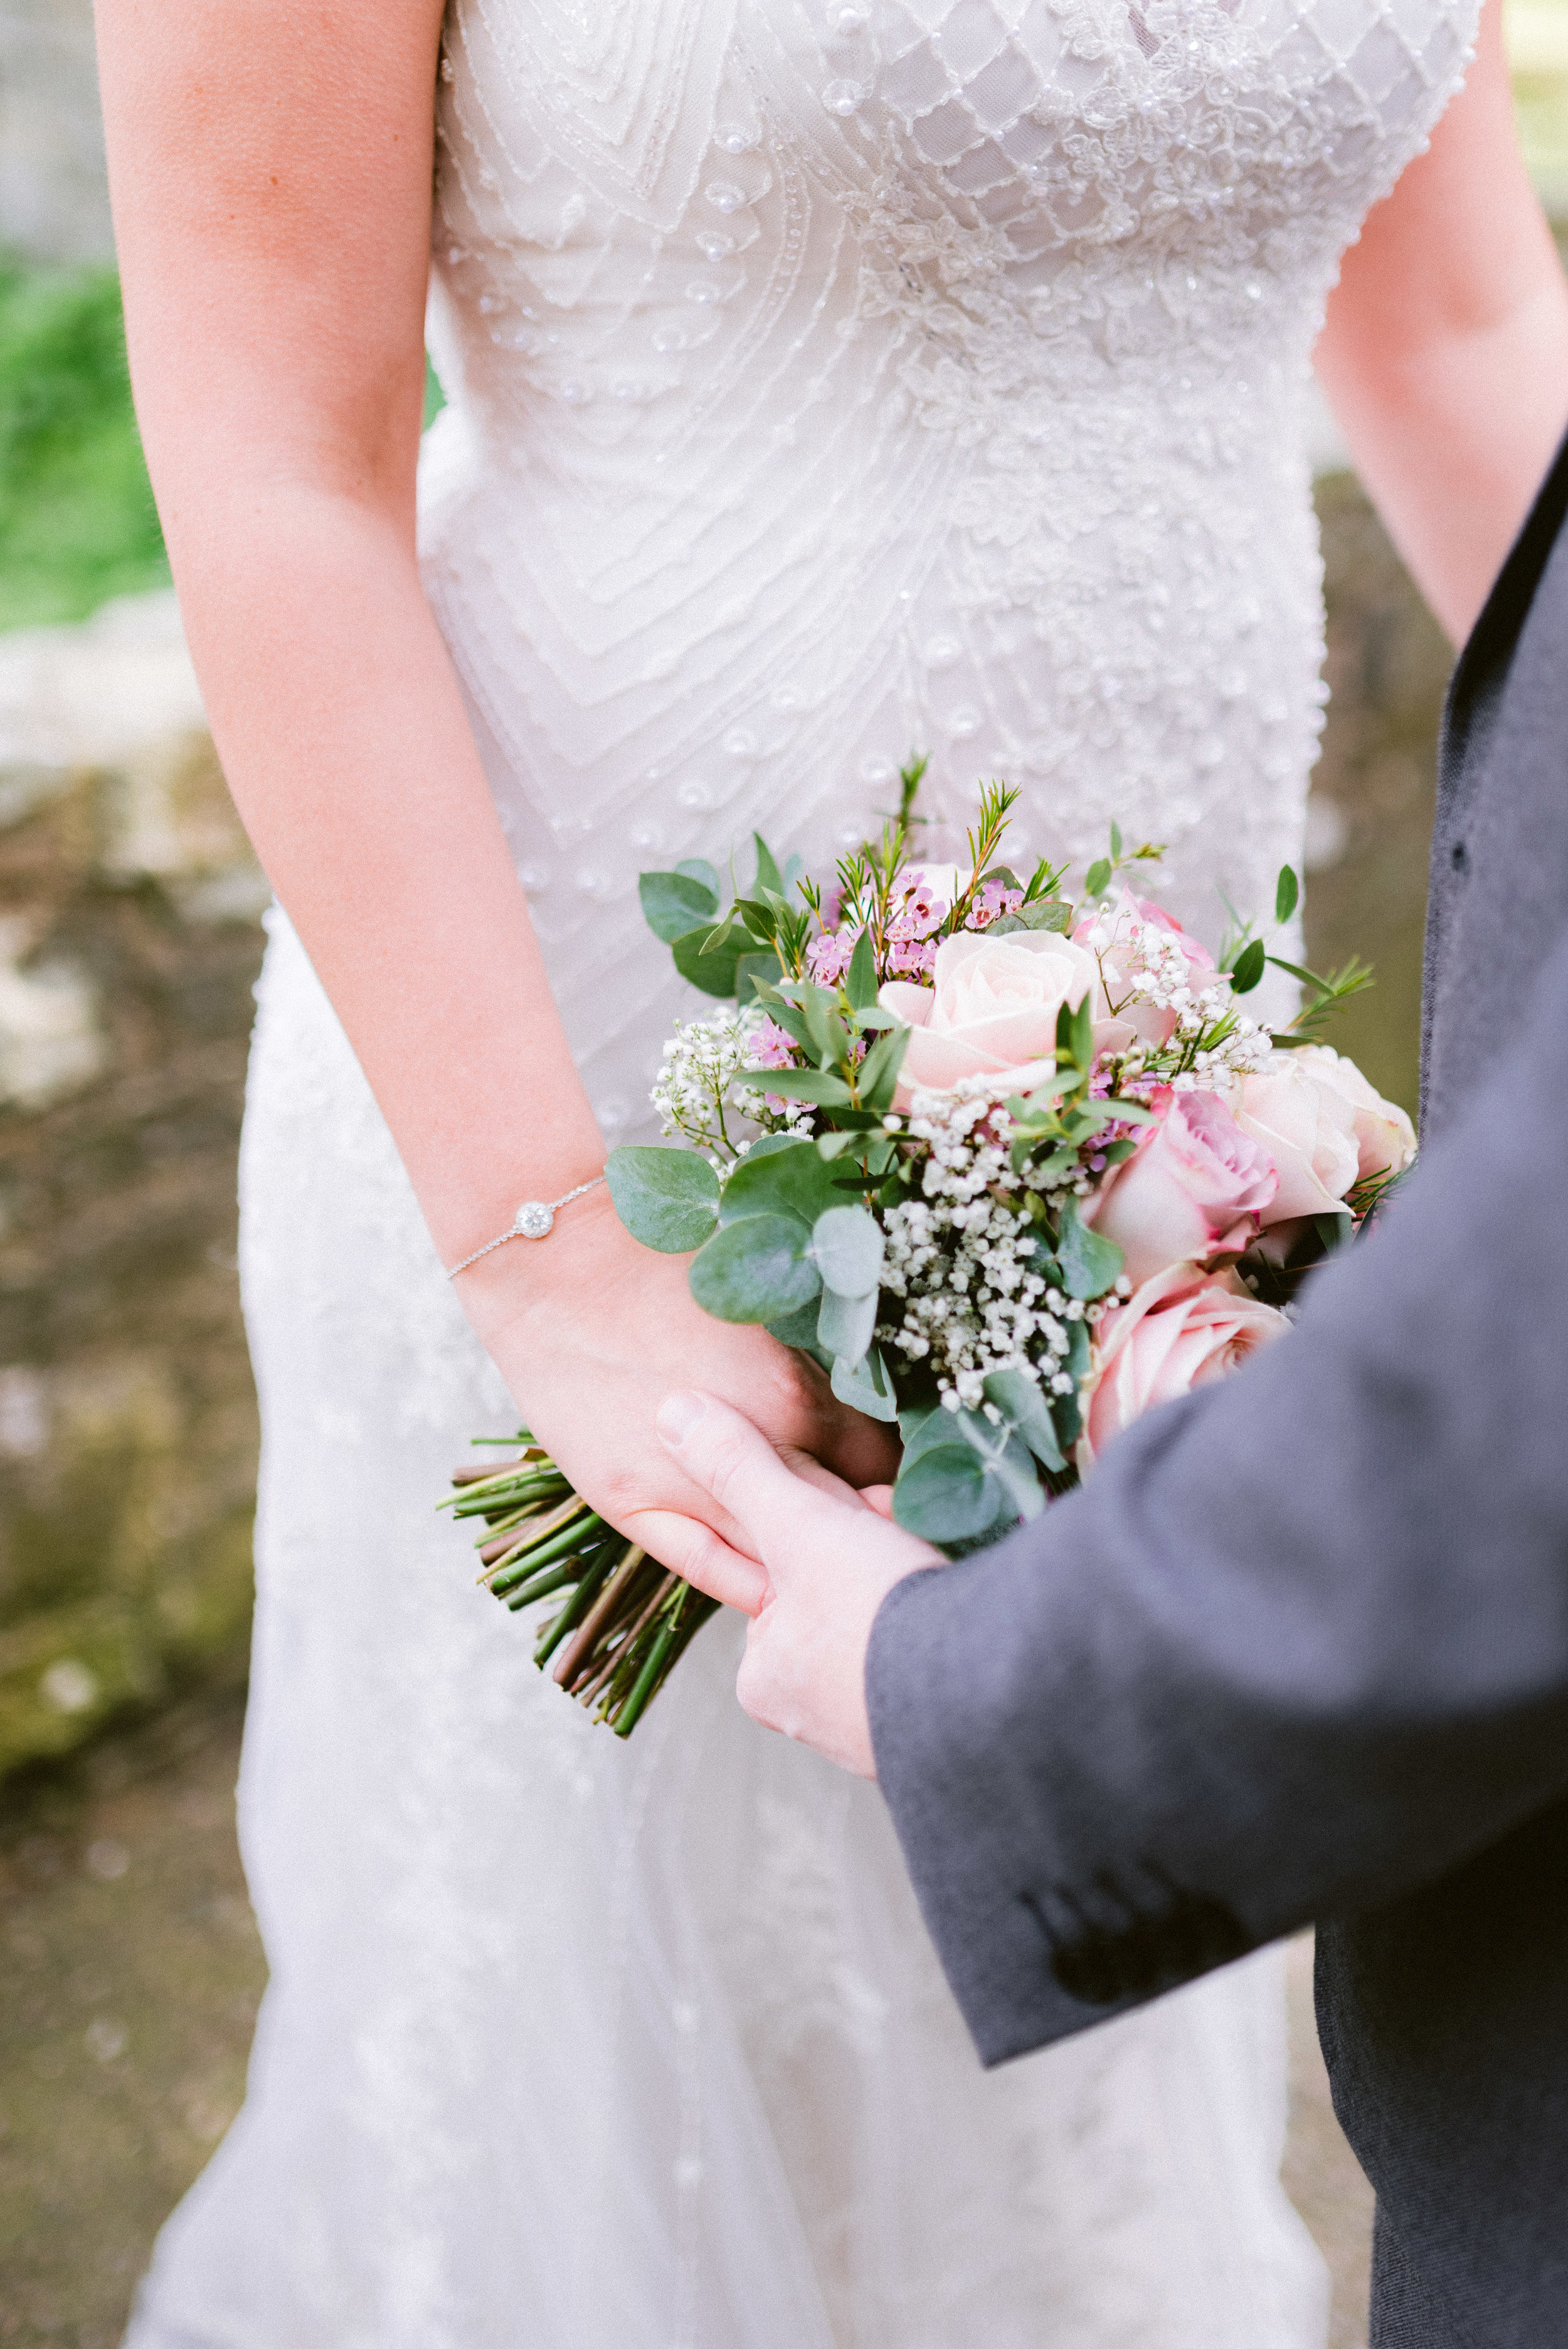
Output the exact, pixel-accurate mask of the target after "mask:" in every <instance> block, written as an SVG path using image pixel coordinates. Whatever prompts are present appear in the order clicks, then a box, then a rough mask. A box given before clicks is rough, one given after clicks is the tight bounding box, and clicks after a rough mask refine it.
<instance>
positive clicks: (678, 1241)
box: [604, 1143, 718, 1256]
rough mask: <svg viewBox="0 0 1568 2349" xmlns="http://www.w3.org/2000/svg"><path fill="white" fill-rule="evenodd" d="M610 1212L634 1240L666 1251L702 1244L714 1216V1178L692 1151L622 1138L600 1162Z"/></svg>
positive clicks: (676, 1253)
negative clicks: (654, 1146)
mask: <svg viewBox="0 0 1568 2349" xmlns="http://www.w3.org/2000/svg"><path fill="white" fill-rule="evenodd" d="M604 1172H605V1174H606V1176H607V1178H608V1181H609V1185H610V1196H611V1198H612V1199H613V1200H614V1203H615V1213H616V1214H617V1215H618V1216H620V1218H621V1221H622V1222H623V1223H624V1226H626V1229H627V1230H628V1231H629V1232H630V1233H631V1235H632V1237H633V1238H634V1240H641V1242H642V1243H643V1246H644V1247H651V1248H657V1249H659V1250H660V1252H661V1253H662V1254H663V1255H665V1256H684V1255H685V1254H686V1250H687V1249H688V1248H695V1247H701V1246H702V1244H703V1242H704V1240H706V1239H707V1238H708V1237H710V1236H711V1234H712V1233H713V1231H714V1228H715V1226H717V1221H718V1177H717V1174H715V1173H714V1171H713V1169H712V1167H711V1166H710V1165H709V1164H708V1163H707V1159H706V1158H699V1157H698V1156H697V1154H696V1152H695V1151H693V1150H658V1149H651V1148H649V1147H648V1146H646V1145H645V1144H638V1143H623V1144H622V1145H621V1147H620V1148H619V1149H618V1150H612V1151H611V1153H610V1155H609V1157H608V1158H607V1159H606V1160H605V1162H604Z"/></svg>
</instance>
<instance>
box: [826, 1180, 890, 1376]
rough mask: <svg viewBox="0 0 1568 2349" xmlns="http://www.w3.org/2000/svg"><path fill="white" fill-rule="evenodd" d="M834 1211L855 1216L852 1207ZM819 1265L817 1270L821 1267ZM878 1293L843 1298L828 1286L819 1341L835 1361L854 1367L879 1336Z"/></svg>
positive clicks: (873, 1291)
mask: <svg viewBox="0 0 1568 2349" xmlns="http://www.w3.org/2000/svg"><path fill="white" fill-rule="evenodd" d="M833 1212H834V1214H836V1215H837V1214H842V1215H850V1216H852V1215H853V1214H854V1213H855V1209H854V1208H853V1207H845V1208H835V1209H834V1210H833ZM818 1269H819V1270H820V1266H819V1268H818ZM876 1329H877V1293H876V1290H875V1289H874V1288H873V1289H872V1292H871V1294H870V1296H869V1297H842V1296H841V1295H840V1294H839V1292H838V1291H837V1290H836V1289H832V1288H827V1287H826V1286H825V1285H824V1287H823V1289H822V1299H821V1303H820V1306H819V1307H818V1309H817V1343H818V1344H819V1345H820V1347H822V1348H823V1350H825V1351H826V1352H827V1353H830V1354H831V1355H832V1356H833V1357H834V1358H835V1360H836V1361H841V1362H844V1363H846V1364H848V1365H849V1366H850V1367H851V1369H852V1368H853V1366H854V1365H855V1363H857V1362H858V1361H861V1359H862V1358H863V1356H864V1355H865V1353H866V1350H867V1349H868V1348H869V1346H870V1345H871V1342H872V1339H873V1338H874V1337H875V1336H876Z"/></svg>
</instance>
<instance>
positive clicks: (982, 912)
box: [965, 878, 1024, 930]
mask: <svg viewBox="0 0 1568 2349" xmlns="http://www.w3.org/2000/svg"><path fill="white" fill-rule="evenodd" d="M1023 902H1024V893H1023V891H1022V890H1021V889H1009V888H1008V886H1007V885H1006V882H1005V881H998V880H996V879H995V878H993V879H992V880H989V881H987V882H986V883H985V886H984V887H983V888H982V889H981V890H980V892H979V894H978V895H977V896H976V897H975V903H974V904H973V905H971V906H970V908H969V916H968V919H967V920H966V922H965V929H970V930H988V929H989V928H990V926H991V925H992V923H993V922H995V921H996V920H998V919H999V918H1000V917H1001V916H1002V915H1004V914H1016V912H1017V910H1018V908H1019V906H1020V905H1022V904H1023Z"/></svg>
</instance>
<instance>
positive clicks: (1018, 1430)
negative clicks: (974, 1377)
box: [985, 1371, 1067, 1475]
mask: <svg viewBox="0 0 1568 2349" xmlns="http://www.w3.org/2000/svg"><path fill="white" fill-rule="evenodd" d="M985 1400H986V1402H988V1403H991V1404H993V1405H994V1406H995V1409H996V1410H997V1411H999V1412H1000V1413H1001V1414H1002V1424H1003V1425H1004V1426H1005V1427H1006V1428H1008V1429H1010V1430H1011V1432H1012V1433H1014V1434H1015V1435H1016V1436H1018V1437H1020V1438H1021V1440H1022V1441H1023V1442H1024V1443H1025V1444H1027V1445H1028V1447H1029V1449H1030V1451H1031V1452H1032V1453H1033V1454H1034V1455H1035V1457H1036V1459H1037V1461H1038V1462H1039V1463H1040V1464H1041V1466H1042V1467H1045V1468H1048V1469H1050V1470H1051V1472H1052V1473H1053V1475H1060V1474H1061V1472H1062V1471H1063V1470H1064V1469H1065V1468H1066V1466H1067V1462H1066V1460H1065V1459H1064V1458H1063V1456H1062V1450H1061V1446H1060V1444H1058V1443H1057V1431H1056V1425H1055V1423H1054V1422H1053V1420H1052V1418H1051V1412H1050V1405H1049V1404H1048V1403H1047V1401H1046V1398H1045V1396H1044V1395H1043V1394H1042V1393H1041V1392H1040V1390H1039V1388H1038V1386H1037V1384H1036V1382H1035V1381H1034V1380H1033V1379H1031V1378H1029V1377H1027V1376H1026V1373H1025V1372H1024V1371H992V1372H991V1373H990V1375H989V1376H988V1377H987V1379H986V1381H985Z"/></svg>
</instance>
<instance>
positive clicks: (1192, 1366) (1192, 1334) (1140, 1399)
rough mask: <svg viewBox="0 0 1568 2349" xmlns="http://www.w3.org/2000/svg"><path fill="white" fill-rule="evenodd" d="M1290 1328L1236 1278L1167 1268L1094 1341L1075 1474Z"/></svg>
mask: <svg viewBox="0 0 1568 2349" xmlns="http://www.w3.org/2000/svg"><path fill="white" fill-rule="evenodd" d="M1289 1327H1290V1324H1289V1322H1288V1321H1287V1320H1286V1319H1285V1318H1284V1314H1283V1313H1276V1312H1275V1311H1274V1308H1273V1306H1272V1305H1260V1304H1259V1303H1258V1300H1257V1299H1256V1298H1255V1297H1253V1296H1251V1295H1249V1293H1248V1291H1247V1290H1246V1289H1245V1288H1243V1286H1242V1283H1241V1282H1240V1280H1239V1279H1238V1278H1236V1275H1235V1274H1234V1273H1233V1272H1221V1273H1205V1272H1203V1271H1202V1269H1201V1268H1199V1267H1198V1266H1197V1265H1195V1264H1172V1265H1168V1266H1166V1268H1165V1269H1164V1270H1163V1271H1162V1272H1160V1273H1158V1274H1156V1275H1155V1277H1154V1278H1153V1279H1152V1280H1146V1281H1145V1282H1144V1283H1143V1285H1142V1287H1141V1288H1138V1289H1135V1290H1134V1292H1133V1294H1132V1295H1131V1296H1130V1298H1129V1299H1128V1300H1127V1303H1126V1304H1125V1305H1123V1306H1121V1307H1120V1308H1119V1309H1118V1310H1117V1311H1116V1312H1114V1313H1108V1314H1107V1315H1106V1317H1105V1319H1104V1320H1103V1321H1102V1322H1101V1323H1100V1325H1099V1330H1097V1331H1096V1333H1095V1342H1094V1353H1093V1358H1092V1361H1091V1366H1090V1378H1089V1383H1088V1386H1087V1387H1086V1388H1085V1390H1084V1430H1083V1434H1082V1436H1081V1438H1080V1439H1079V1443H1078V1468H1079V1470H1080V1471H1083V1470H1087V1469H1088V1466H1089V1464H1090V1463H1091V1462H1092V1461H1094V1460H1097V1459H1098V1458H1099V1454H1101V1453H1102V1452H1103V1451H1104V1450H1105V1447H1106V1445H1107V1444H1109V1442H1110V1440H1111V1438H1112V1436H1115V1435H1119V1434H1120V1433H1121V1431H1122V1429H1123V1428H1124V1427H1130V1426H1131V1424H1132V1423H1133V1421H1134V1420H1135V1419H1139V1418H1140V1417H1141V1416H1142V1414H1143V1413H1145V1412H1146V1411H1152V1410H1153V1409H1154V1407H1155V1406H1156V1404H1158V1403H1162V1402H1175V1401H1176V1400H1177V1399H1178V1398H1179V1397H1180V1396H1181V1395H1184V1394H1191V1392H1192V1390H1193V1388H1194V1387H1203V1386H1208V1385H1209V1384H1210V1383H1211V1382H1212V1381H1213V1380H1215V1379H1222V1378H1226V1377H1228V1376H1229V1374H1230V1373H1231V1371H1234V1370H1238V1369H1240V1367H1241V1365H1242V1363H1243V1362H1244V1361H1246V1359H1247V1357H1248V1356H1249V1355H1250V1354H1254V1353H1256V1352H1257V1350H1258V1349H1259V1348H1260V1347H1262V1346H1268V1345H1272V1344H1273V1343H1274V1340H1275V1339H1276V1338H1283V1337H1284V1334H1285V1331H1286V1330H1288V1329H1289Z"/></svg>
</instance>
